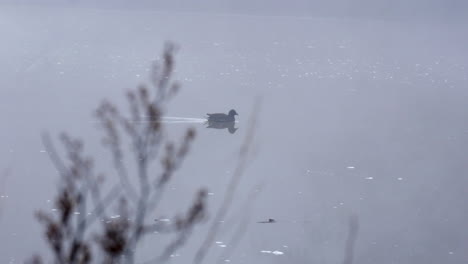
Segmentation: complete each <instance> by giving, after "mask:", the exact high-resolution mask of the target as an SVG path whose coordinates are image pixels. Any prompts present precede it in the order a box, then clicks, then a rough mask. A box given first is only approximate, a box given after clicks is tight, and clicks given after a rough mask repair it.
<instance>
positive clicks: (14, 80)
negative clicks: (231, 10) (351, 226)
mask: <svg viewBox="0 0 468 264" xmlns="http://www.w3.org/2000/svg"><path fill="white" fill-rule="evenodd" d="M465 25H466V23H462V22H457V23H455V22H453V23H442V22H440V21H439V22H427V21H426V22H421V21H412V22H402V21H396V20H379V19H337V18H305V17H303V18H300V17H299V18H298V17H296V18H294V17H272V16H270V17H268V16H263V17H260V16H241V15H207V14H205V15H204V14H194V13H175V14H174V13H161V12H149V11H117V10H114V11H105V10H93V9H65V8H63V9H61V8H32V7H22V8H19V7H1V8H0V35H1V41H0V59H1V60H0V76H1V77H0V122H1V124H2V126H1V127H2V129H0V168H1V169H4V168H5V169H8V168H9V171H10V173H9V174H8V176H6V177H5V176H2V177H3V178H0V192H1V193H0V195H1V197H0V263H22V262H23V261H24V260H25V259H27V258H29V256H31V255H32V254H33V253H41V252H44V242H43V237H42V229H41V228H40V226H39V224H38V223H37V221H36V220H35V218H34V212H35V211H37V210H51V209H52V208H53V204H52V202H50V200H51V199H53V196H54V192H55V191H56V187H55V186H56V185H55V184H56V183H57V181H58V175H57V174H56V172H55V169H54V168H53V166H52V165H51V163H50V162H49V160H48V157H47V153H45V152H44V147H43V146H42V144H41V139H40V134H41V132H44V131H48V132H50V133H51V134H52V135H57V134H58V133H59V132H61V131H67V132H69V133H70V134H71V135H74V136H79V137H81V138H83V139H84V140H85V141H86V142H87V145H86V150H87V151H88V153H90V154H91V155H93V156H94V157H95V158H96V159H97V161H99V162H100V163H99V164H100V165H99V169H101V170H102V171H105V172H106V171H107V170H108V167H109V166H110V165H109V164H110V161H109V160H108V159H107V156H106V152H105V150H104V149H103V148H102V147H101V146H100V144H99V142H100V141H99V140H100V131H99V130H98V129H97V124H96V120H95V119H94V118H93V110H94V109H95V108H96V107H97V105H98V103H99V102H100V101H101V100H102V99H103V98H108V99H110V100H112V101H114V102H116V103H117V104H119V105H120V106H122V107H124V99H125V96H124V95H125V91H126V90H127V89H129V88H132V87H134V86H136V85H138V84H140V83H144V82H147V80H148V78H147V76H148V70H149V67H150V65H151V62H152V61H153V60H154V59H157V58H158V55H159V54H160V52H161V50H162V47H163V44H164V42H165V41H166V40H172V41H174V42H176V43H177V44H178V45H179V46H180V50H179V52H178V54H177V57H176V62H177V65H176V69H177V73H176V76H177V79H178V80H180V81H181V83H182V85H183V87H182V90H181V92H180V93H179V94H178V95H177V97H176V98H175V99H174V101H173V102H172V103H171V105H170V109H169V110H168V113H166V115H167V117H171V118H169V119H168V120H166V121H168V122H166V123H165V125H166V127H167V129H168V132H169V134H170V136H171V137H172V138H174V139H177V138H179V137H180V135H181V133H182V132H183V131H184V129H186V128H187V127H195V128H196V129H197V139H196V142H195V143H194V146H193V150H192V152H191V155H190V156H189V158H188V159H187V160H186V162H185V163H184V166H183V168H182V169H181V170H180V171H179V172H178V173H177V175H176V177H175V179H174V180H173V181H172V183H171V191H170V192H168V193H167V196H166V198H165V200H164V204H165V205H164V206H163V207H162V208H161V212H160V213H161V215H155V216H154V217H160V216H165V217H171V216H173V215H174V214H175V212H181V211H182V210H184V209H185V206H186V205H187V203H188V202H189V201H191V199H192V198H193V193H194V192H195V191H196V190H197V189H198V188H200V187H203V186H205V187H207V188H208V189H209V191H210V192H211V195H210V199H209V202H210V208H211V211H212V212H214V210H215V209H216V208H217V206H218V205H219V203H220V199H221V197H222V196H223V193H224V192H225V191H226V184H227V182H228V180H229V178H230V176H231V175H232V171H233V169H234V167H235V165H236V161H237V153H238V150H239V148H240V145H241V142H242V140H243V138H244V136H245V134H246V131H247V123H248V119H249V116H250V115H251V114H252V111H253V109H254V108H253V106H254V103H255V100H256V99H255V98H257V97H260V98H261V101H262V104H261V110H260V112H259V113H258V118H259V123H258V128H257V130H256V138H255V143H254V147H255V150H256V155H255V158H254V159H253V160H252V162H251V163H250V165H249V166H248V169H247V171H246V173H245V174H244V177H243V178H242V182H241V185H240V188H239V191H238V193H237V195H236V201H235V204H234V206H233V208H232V210H231V211H230V213H229V214H228V216H227V217H226V219H225V224H224V225H223V226H222V232H221V233H220V234H219V235H218V236H217V238H216V241H217V242H219V243H215V244H214V245H213V247H214V248H213V254H212V256H210V258H211V259H212V260H213V259H214V260H216V259H217V258H216V256H218V255H219V254H220V253H222V251H223V250H227V249H228V248H229V247H230V246H231V245H229V242H228V241H229V240H230V237H231V236H232V232H234V231H235V226H236V225H235V224H236V223H239V222H241V221H243V219H245V217H246V216H247V217H248V221H249V223H250V224H249V226H248V231H247V232H246V233H245V236H244V237H243V239H242V241H241V243H240V245H239V246H238V248H237V249H236V250H235V251H234V254H233V255H232V256H231V257H230V261H231V262H232V263H305V262H307V263H341V261H342V259H343V254H344V248H345V241H346V237H347V232H348V230H347V226H348V218H349V216H350V215H357V216H358V218H359V223H360V229H359V234H358V240H357V244H356V252H355V257H356V262H355V263H408V264H409V263H464V262H466V260H467V259H468V253H467V252H468V251H467V250H466V249H467V246H468V229H467V228H466V223H467V222H468V211H467V207H466V201H467V192H466V188H467V187H466V186H468V185H467V184H468V178H467V173H468V168H467V166H466V159H467V155H466V151H467V149H468V125H467V118H466V116H467V113H468V111H467V110H468V109H467V108H468V107H467V104H466V102H467V96H468V92H467V91H466V89H467V87H468V86H467V84H468V63H467V61H468V60H467V59H468V39H467V38H466V34H465V33H464V32H465V28H466V27H465ZM231 108H234V109H236V110H237V112H238V113H239V114H240V116H239V120H238V122H237V123H236V126H237V127H238V128H239V129H238V130H237V131H236V133H234V134H230V133H228V131H227V130H225V129H224V130H221V129H219V130H218V129H207V128H205V125H204V124H203V122H202V121H203V120H204V117H205V114H206V113H209V112H227V111H228V110H229V109H231ZM176 121H186V122H176ZM108 177H110V176H109V175H108ZM253 193H254V194H255V195H254V197H255V198H254V199H252V201H247V198H248V197H251V196H252V194H253ZM246 202H248V203H249V204H250V206H251V207H249V208H251V209H250V210H247V211H246V210H243V207H245V204H246ZM268 218H274V219H276V220H277V222H276V223H274V224H264V225H262V224H257V223H256V222H257V221H262V220H265V219H268ZM207 226H208V225H207V224H204V225H203V226H201V227H199V228H197V229H196V230H195V232H194V234H193V236H192V238H191V240H190V242H189V243H188V245H187V246H186V247H185V248H183V249H182V250H180V251H179V252H178V253H177V255H176V256H175V257H174V258H173V259H172V262H173V263H187V262H188V261H189V260H191V259H192V257H193V253H194V251H195V250H196V248H197V245H198V244H199V243H200V241H201V238H202V237H203V234H204V231H206V228H207ZM163 241H167V240H164V239H160V238H158V237H150V238H148V239H147V240H145V241H144V243H143V244H142V254H141V256H140V258H141V260H144V259H148V258H150V257H152V256H154V254H155V252H158V249H160V248H161V247H162V246H163V245H164V244H161V243H162V242H163ZM155 245H156V246H155ZM222 245H226V247H223V246H222ZM275 251H276V252H275ZM270 252H274V253H276V254H273V253H270ZM278 252H280V253H278ZM281 253H282V254H281ZM212 262H214V261H212Z"/></svg>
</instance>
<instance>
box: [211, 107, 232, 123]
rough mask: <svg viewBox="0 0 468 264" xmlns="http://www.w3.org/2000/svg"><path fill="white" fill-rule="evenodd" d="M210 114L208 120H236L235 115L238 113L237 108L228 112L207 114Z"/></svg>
mask: <svg viewBox="0 0 468 264" xmlns="http://www.w3.org/2000/svg"><path fill="white" fill-rule="evenodd" d="M207 115H208V122H211V123H212V122H234V121H235V120H236V119H235V116H236V115H238V114H237V112H236V110H234V109H233V110H231V111H229V113H228V114H223V113H214V114H207Z"/></svg>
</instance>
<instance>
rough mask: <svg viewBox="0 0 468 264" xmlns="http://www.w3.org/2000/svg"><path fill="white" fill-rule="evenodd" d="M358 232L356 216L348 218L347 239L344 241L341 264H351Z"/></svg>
mask: <svg viewBox="0 0 468 264" xmlns="http://www.w3.org/2000/svg"><path fill="white" fill-rule="evenodd" d="M358 232H359V218H358V217H357V216H356V215H352V216H351V217H350V218H349V223H348V237H347V239H346V246H345V252H344V260H343V264H353V261H354V249H355V245H356V241H357V236H358Z"/></svg>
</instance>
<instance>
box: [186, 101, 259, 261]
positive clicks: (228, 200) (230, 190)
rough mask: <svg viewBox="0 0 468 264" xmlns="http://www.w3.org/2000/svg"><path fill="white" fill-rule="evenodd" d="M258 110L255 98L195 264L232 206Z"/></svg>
mask: <svg viewBox="0 0 468 264" xmlns="http://www.w3.org/2000/svg"><path fill="white" fill-rule="evenodd" d="M259 109H260V101H259V99H258V98H257V100H256V102H255V104H254V109H253V114H252V116H251V118H250V120H249V125H248V129H247V134H246V136H245V139H244V142H243V143H242V146H241V148H240V151H239V162H238V163H237V166H236V168H235V170H234V173H233V175H232V177H231V180H230V182H229V184H228V186H227V190H226V193H225V195H224V197H223V201H222V202H221V206H220V208H219V209H218V211H217V212H216V214H215V217H214V219H213V221H212V224H211V226H210V228H209V230H208V233H207V235H206V237H205V239H204V241H203V242H202V244H201V246H200V248H199V249H198V251H197V253H196V255H195V258H194V263H195V264H199V263H201V262H203V259H204V258H205V256H206V254H207V252H208V251H209V249H210V245H211V244H212V243H213V241H214V238H215V236H216V235H217V233H218V231H219V228H220V224H221V221H222V220H223V219H224V217H225V216H226V213H227V212H228V211H229V209H230V207H231V205H232V200H233V199H234V195H235V194H236V191H237V187H238V186H239V182H240V180H241V178H242V175H243V173H244V170H245V168H246V165H247V162H248V161H249V159H250V155H249V154H250V153H249V150H250V146H251V145H252V142H253V140H254V136H255V131H256V128H257V118H258V117H257V115H258V113H259Z"/></svg>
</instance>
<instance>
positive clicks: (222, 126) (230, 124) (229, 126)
mask: <svg viewBox="0 0 468 264" xmlns="http://www.w3.org/2000/svg"><path fill="white" fill-rule="evenodd" d="M206 124H207V125H208V126H207V127H206V128H216V129H225V128H227V130H228V131H229V133H231V134H234V133H235V132H236V130H237V128H236V127H234V124H235V122H214V121H208V122H206Z"/></svg>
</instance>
